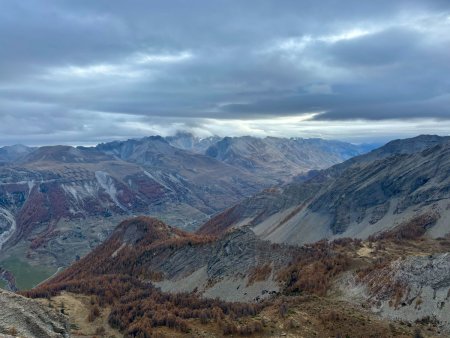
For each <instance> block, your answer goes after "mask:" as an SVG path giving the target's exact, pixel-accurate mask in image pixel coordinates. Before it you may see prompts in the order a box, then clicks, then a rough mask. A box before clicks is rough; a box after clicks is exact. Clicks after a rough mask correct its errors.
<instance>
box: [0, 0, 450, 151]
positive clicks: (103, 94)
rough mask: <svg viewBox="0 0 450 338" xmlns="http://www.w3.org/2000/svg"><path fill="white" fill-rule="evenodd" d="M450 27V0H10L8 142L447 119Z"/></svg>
mask: <svg viewBox="0 0 450 338" xmlns="http://www.w3.org/2000/svg"><path fill="white" fill-rule="evenodd" d="M449 31H450V5H449V3H448V1H426V2H424V1H387V0H386V1H377V2H368V1H367V2H362V1H346V2H345V4H344V3H342V2H341V1H333V0H324V1H321V2H320V3H318V2H316V1H288V0H286V1H281V2H280V1H228V0H227V1H225V0H222V1H186V0H185V1H183V0H175V1H170V2H168V1H143V0H142V1H136V0H132V1H111V0H99V1H88V0H78V1H64V0H60V1H56V0H45V1H44V0H28V1H15V0H5V1H2V2H1V3H0V133H1V136H0V143H14V142H25V143H27V142H28V143H45V142H48V143H54V142H57V143H61V142H72V143H76V142H88V143H89V142H96V141H98V140H102V139H109V138H113V137H127V136H135V135H144V134H146V133H150V132H153V131H154V132H162V133H164V132H165V133H168V132H170V131H171V130H175V129H177V128H180V127H181V128H182V127H188V128H206V127H207V124H208V123H211V122H208V121H209V120H208V119H216V120H222V121H231V120H233V121H235V120H236V121H237V120H241V121H244V120H247V121H248V120H251V119H265V118H266V119H267V118H276V117H283V116H298V115H301V114H308V113H311V112H316V113H317V114H316V115H315V116H314V121H317V122H320V121H325V120H327V121H341V120H342V121H346V120H355V119H368V120H379V121H382V120H386V119H406V118H408V119H410V118H437V119H450V111H449V108H448V107H449V99H448V98H449V95H450V94H449V93H450V81H449V80H448V79H449V78H450V65H449V63H448V60H449V59H450V36H449V35H448V32H449ZM226 123H231V122H226ZM236 123H238V122H236ZM314 123H316V122H314ZM18 125H20V126H21V127H22V128H23V131H19V130H18V128H16V126H18ZM218 125H220V123H219V124H218ZM217 128H219V127H217ZM261 128H263V127H261ZM324 128H326V124H324ZM217 130H218V129H214V131H217ZM219 131H220V130H219ZM243 132H244V131H243ZM248 132H251V131H248ZM331 134H332V133H331Z"/></svg>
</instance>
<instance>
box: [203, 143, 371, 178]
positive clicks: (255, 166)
mask: <svg viewBox="0 0 450 338" xmlns="http://www.w3.org/2000/svg"><path fill="white" fill-rule="evenodd" d="M367 150H368V149H367V147H363V146H356V145H352V144H350V143H345V142H339V141H327V140H321V139H301V138H291V139H285V138H277V137H266V138H256V137H251V136H243V137H225V138H223V139H222V140H220V141H218V142H216V143H215V144H214V145H211V146H210V147H209V148H208V149H207V150H206V155H208V156H211V157H213V158H216V159H218V160H220V161H223V162H225V163H228V164H231V165H233V166H236V167H239V168H242V169H244V170H247V171H250V172H252V173H254V174H255V175H259V176H267V175H270V176H271V177H277V179H278V180H279V181H280V182H287V181H289V180H290V179H291V178H292V177H293V176H296V175H299V174H304V173H305V172H307V171H309V170H313V169H323V168H327V167H330V166H332V165H334V164H337V163H340V162H342V161H344V160H347V159H349V158H351V157H353V156H357V155H360V154H362V153H365V152H366V151H367Z"/></svg>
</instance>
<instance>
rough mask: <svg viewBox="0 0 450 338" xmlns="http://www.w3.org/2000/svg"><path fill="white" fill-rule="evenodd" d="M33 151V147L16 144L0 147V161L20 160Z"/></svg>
mask: <svg viewBox="0 0 450 338" xmlns="http://www.w3.org/2000/svg"><path fill="white" fill-rule="evenodd" d="M32 151H33V148H30V147H27V146H24V145H21V144H16V145H13V146H5V147H1V148H0V163H10V162H15V161H17V160H20V159H21V158H22V157H24V156H26V155H28V154H29V153H31V152H32Z"/></svg>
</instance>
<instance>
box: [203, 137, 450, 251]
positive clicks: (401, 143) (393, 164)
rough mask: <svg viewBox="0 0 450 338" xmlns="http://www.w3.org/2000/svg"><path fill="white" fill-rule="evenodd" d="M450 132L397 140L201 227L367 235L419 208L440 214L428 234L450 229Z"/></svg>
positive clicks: (269, 233)
mask: <svg viewBox="0 0 450 338" xmlns="http://www.w3.org/2000/svg"><path fill="white" fill-rule="evenodd" d="M449 172H450V144H449V138H440V137H436V136H420V137H417V138H413V139H408V140H398V141H393V142H391V143H388V144H387V145H386V146H384V147H381V148H379V149H377V150H374V151H372V152H371V153H369V154H366V155H362V156H358V157H355V158H353V159H350V160H349V161H346V162H344V163H342V164H338V165H336V166H334V167H331V168H330V169H327V170H324V171H319V172H316V173H315V175H313V176H312V177H310V178H309V179H307V180H306V181H304V182H299V183H293V184H290V185H286V186H284V187H282V188H278V189H268V190H266V191H264V192H262V193H260V194H257V195H256V196H254V197H252V198H249V199H246V200H245V201H243V202H241V203H239V204H237V205H235V206H234V207H232V208H231V209H229V210H227V211H225V212H224V213H222V214H219V215H217V216H216V217H214V218H213V219H211V220H210V221H208V222H207V223H206V224H205V225H203V226H202V228H201V229H200V230H199V233H204V234H211V233H221V232H222V231H224V230H225V229H228V228H230V227H236V226H240V225H244V224H249V225H250V226H251V227H252V229H253V230H254V231H255V233H256V234H257V235H258V236H260V237H261V238H263V239H269V240H271V241H274V242H286V243H297V244H298V243H300V244H301V243H307V242H314V241H317V240H320V239H322V238H338V237H360V238H367V237H368V236H370V235H372V234H374V233H377V232H380V231H385V230H387V229H390V228H393V227H396V226H400V225H402V224H405V223H407V222H408V221H411V220H413V219H414V218H415V217H418V216H420V215H424V214H429V215H431V216H432V217H433V220H434V221H433V222H432V224H430V225H428V226H427V227H429V229H427V231H428V233H429V234H430V235H433V236H441V235H443V234H446V233H448V232H450V228H448V223H447V220H448V217H450V214H449V212H448V208H447V206H448V204H449V202H450V200H449V199H450V180H449V176H448V173H449Z"/></svg>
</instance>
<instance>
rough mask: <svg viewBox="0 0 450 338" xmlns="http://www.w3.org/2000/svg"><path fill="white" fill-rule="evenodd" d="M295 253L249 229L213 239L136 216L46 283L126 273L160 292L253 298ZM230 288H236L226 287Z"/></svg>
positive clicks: (265, 292)
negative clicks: (254, 278)
mask: <svg viewBox="0 0 450 338" xmlns="http://www.w3.org/2000/svg"><path fill="white" fill-rule="evenodd" d="M268 246H269V247H270V250H267V248H268ZM294 253H295V250H294V249H293V248H289V247H284V246H277V245H270V244H268V243H267V242H264V241H261V240H260V239H258V238H257V237H256V236H255V235H254V234H253V232H252V231H251V230H249V229H240V230H237V231H235V232H232V233H230V234H227V235H226V236H224V237H223V238H220V239H215V238H213V237H208V236H206V237H205V236H199V235H195V234H191V233H187V232H184V231H182V230H180V229H176V228H173V227H170V226H167V225H166V224H164V223H163V222H161V221H159V220H157V219H154V218H149V217H143V216H141V217H137V218H133V219H130V220H126V221H124V222H122V223H121V224H119V226H118V227H117V228H116V230H115V231H114V232H113V233H112V235H111V236H110V237H109V239H108V240H107V241H106V242H105V243H103V244H101V245H100V246H99V247H98V248H96V249H95V250H94V251H93V252H92V253H90V254H89V255H87V256H86V257H85V258H84V259H83V260H81V261H80V262H77V263H75V264H74V265H73V266H72V267H71V268H69V269H67V270H66V271H64V272H63V273H60V274H59V275H58V276H56V277H55V278H54V279H53V280H52V281H51V283H60V282H65V281H68V280H72V279H74V278H76V279H86V278H90V277H92V276H100V275H110V274H117V275H129V276H135V277H139V276H140V277H144V278H148V279H150V280H152V281H153V282H154V284H155V285H156V286H159V287H161V289H162V290H163V291H171V292H192V291H194V290H195V292H196V293H197V294H199V295H205V296H207V297H210V298H215V297H219V298H221V299H223V300H228V301H238V300H241V301H243V300H247V301H254V300H255V299H260V298H264V297H267V296H269V295H270V294H271V292H272V293H273V292H277V291H278V290H279V285H278V283H277V282H276V281H275V280H274V279H275V277H276V276H275V275H276V274H275V271H278V270H279V269H281V268H282V267H284V266H286V265H287V264H288V263H289V262H290V260H291V256H292V254H294ZM261 267H267V269H269V271H268V272H267V274H266V275H265V276H264V278H263V279H261V280H260V281H258V282H254V283H250V282H249V278H250V277H251V274H252V271H254V269H257V268H261ZM272 271H273V272H272ZM236 288H237V289H236ZM231 289H233V290H235V291H233V292H228V291H227V290H229V291H230V290H231Z"/></svg>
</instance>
